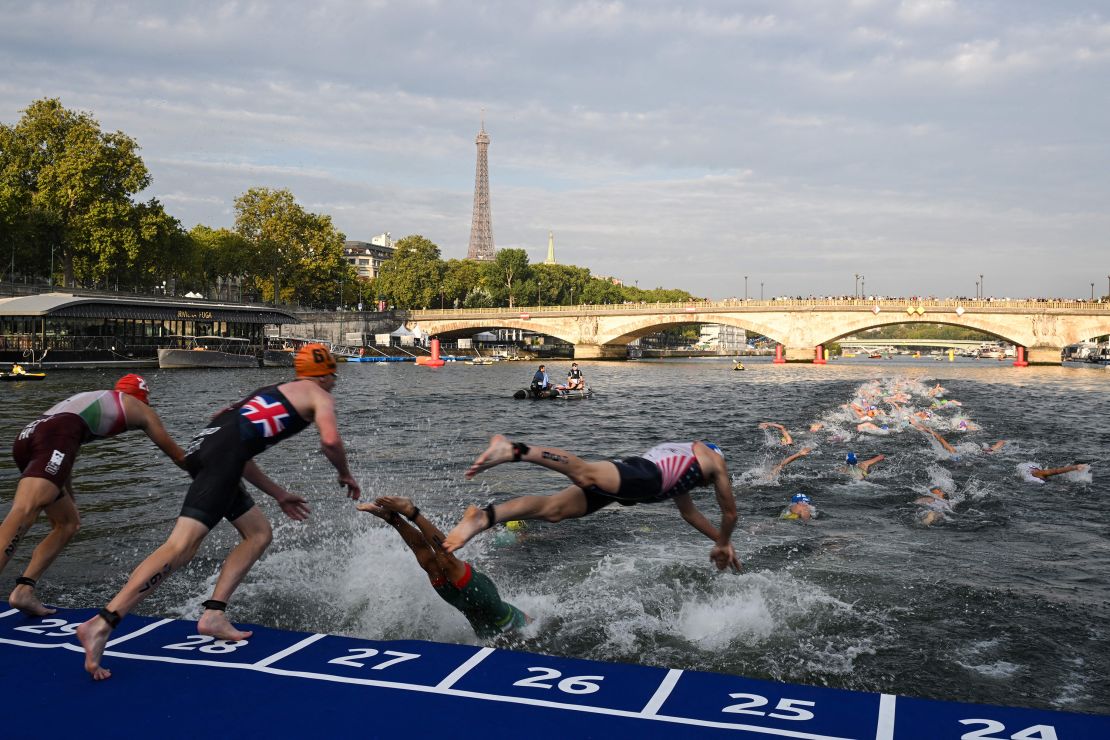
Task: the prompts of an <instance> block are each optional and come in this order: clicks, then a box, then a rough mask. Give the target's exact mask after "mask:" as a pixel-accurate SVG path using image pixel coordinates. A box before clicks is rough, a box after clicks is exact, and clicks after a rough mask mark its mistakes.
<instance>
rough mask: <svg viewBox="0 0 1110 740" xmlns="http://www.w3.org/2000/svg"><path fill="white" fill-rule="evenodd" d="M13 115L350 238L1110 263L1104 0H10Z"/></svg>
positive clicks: (720, 278) (5, 30)
mask: <svg viewBox="0 0 1110 740" xmlns="http://www.w3.org/2000/svg"><path fill="white" fill-rule="evenodd" d="M0 18H2V21H3V22H2V23H0V61H2V62H3V64H4V68H5V70H6V74H5V75H4V76H3V78H2V79H0V120H3V121H5V122H8V123H11V122H14V121H15V120H17V119H18V117H19V115H20V111H21V110H22V109H23V108H24V107H26V105H27V104H29V103H30V102H31V101H32V100H34V99H36V98H40V97H46V96H56V97H60V98H61V100H62V102H63V104H65V105H66V106H67V107H70V108H79V109H83V110H89V111H91V112H92V113H93V114H94V115H95V116H96V117H97V118H98V119H99V120H100V121H101V123H102V125H103V126H104V127H105V128H108V129H120V130H123V131H125V132H126V133H128V134H130V135H131V136H133V137H135V138H136V139H137V140H138V141H139V142H140V144H141V145H142V146H143V155H144V158H145V159H146V161H147V164H148V166H149V167H150V168H151V171H152V173H153V175H154V184H153V186H152V187H151V188H150V190H149V192H148V193H146V194H144V195H145V196H147V197H157V198H160V199H161V200H163V201H164V202H165V203H166V204H167V208H168V210H169V211H170V212H171V213H173V214H174V215H175V216H177V217H178V218H180V219H181V220H182V222H183V223H184V224H185V225H186V226H187V227H189V226H192V225H193V224H195V223H198V222H200V223H206V224H209V225H212V226H227V225H230V224H231V223H232V220H233V213H232V201H233V199H234V198H235V196H236V195H238V194H239V193H241V192H243V191H244V190H246V189H247V188H249V187H252V186H270V187H289V188H290V189H291V190H292V191H293V192H294V193H295V194H296V195H297V197H298V199H299V200H300V202H301V203H303V204H304V205H305V206H306V207H308V208H310V209H311V210H314V211H317V212H321V213H327V214H329V215H331V216H332V217H333V219H334V220H335V222H336V224H337V225H338V226H339V228H340V229H341V230H343V231H344V232H345V233H346V234H347V235H348V236H349V237H350V238H363V239H365V238H368V237H369V236H371V235H373V234H376V233H379V232H381V231H390V232H392V233H393V234H394V236H401V235H405V234H409V233H422V234H424V235H425V236H427V237H429V238H430V239H432V240H433V241H435V242H436V243H438V244H439V245H440V247H441V248H442V250H443V253H444V255H445V256H446V257H462V256H464V255H465V252H466V244H467V239H468V236H469V225H470V206H471V197H472V190H471V189H472V186H473V176H474V155H475V148H474V135H475V134H476V132H477V128H478V124H479V120H480V118H481V116H482V110H483V109H484V110H485V120H486V129H487V131H488V132H489V133H490V136H491V139H492V144H491V147H490V180H491V191H492V201H493V225H494V237H495V241H496V243H497V245H498V246H499V247H523V248H525V249H527V250H528V251H529V253H530V254H531V255H532V257H533V259H534V260H540V259H542V258H543V256H544V254H545V253H546V246H547V232H548V230H553V231H554V232H555V234H556V251H557V255H558V257H559V259H560V261H564V262H570V263H574V264H579V265H583V266H587V267H590V268H591V269H592V270H593V271H594V272H595V273H597V274H609V275H616V276H618V277H621V278H623V279H624V280H626V281H627V282H629V283H632V282H637V283H638V284H639V285H640V286H641V287H654V286H657V285H662V286H666V287H680V288H685V289H687V290H689V291H691V292H693V293H695V294H697V295H704V296H706V297H713V298H722V297H726V296H736V295H741V294H742V293H743V283H744V280H743V276H744V275H749V276H750V277H749V281H748V291H749V295H752V296H756V297H758V294H759V286H760V283H763V290H764V293H765V294H766V295H767V296H770V295H781V294H809V293H814V294H844V293H851V292H852V289H853V283H854V280H853V274H854V273H863V274H865V275H866V283H867V289H868V292H879V293H884V294H893V295H914V294H917V295H921V294H938V295H971V294H973V293H974V291H975V280H976V279H977V276H978V275H979V274H980V273H983V274H985V275H987V279H986V283H987V292H988V294H992V295H996V296H1004V295H1011V296H1027V295H1029V296H1076V297H1088V296H1089V294H1090V283H1091V282H1094V283H1095V285H1096V292H1097V293H1098V294H1104V293H1105V292H1106V279H1107V278H1106V275H1107V274H1110V259H1108V258H1107V254H1108V250H1107V248H1106V242H1107V240H1108V238H1110V215H1108V213H1107V208H1106V204H1107V203H1108V202H1110V144H1108V143H1107V138H1106V135H1105V132H1106V131H1108V130H1110V115H1108V110H1107V108H1108V104H1107V95H1106V80H1107V79H1110V19H1108V18H1107V17H1106V15H1105V14H1104V11H1102V10H1100V4H1099V3H1081V2H1071V3H1067V2H1064V3H1054V4H1052V5H1051V6H1050V5H1049V4H1045V3H1037V2H1002V1H1001V0H1000V1H999V2H978V3H960V2H951V1H945V0H933V1H928V0H916V1H912V2H911V1H907V2H900V3H899V2H877V1H876V2H868V1H866V0H855V1H850V0H845V1H843V2H826V3H820V4H814V3H808V2H742V3H735V2H685V3H682V4H677V3H661V2H625V3H616V2H581V3H555V2H539V3H530V4H519V3H512V2H504V3H498V2H488V3H472V2H458V3H454V2H406V3H393V2H386V1H384V0H383V1H379V2H357V3H356V2H322V3H317V4H315V6H314V7H313V8H312V9H305V8H301V7H299V6H297V5H296V4H289V5H285V4H268V3H248V2H227V3H203V2H201V3H189V4H180V5H174V6H170V5H168V4H167V5H165V6H161V5H158V4H149V3H108V2H80V3H77V2H74V3H66V2H56V3H26V2H21V3H15V2H4V3H0Z"/></svg>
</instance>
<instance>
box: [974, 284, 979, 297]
mask: <svg viewBox="0 0 1110 740" xmlns="http://www.w3.org/2000/svg"><path fill="white" fill-rule="evenodd" d="M975 300H979V281H978V280H976V281H975Z"/></svg>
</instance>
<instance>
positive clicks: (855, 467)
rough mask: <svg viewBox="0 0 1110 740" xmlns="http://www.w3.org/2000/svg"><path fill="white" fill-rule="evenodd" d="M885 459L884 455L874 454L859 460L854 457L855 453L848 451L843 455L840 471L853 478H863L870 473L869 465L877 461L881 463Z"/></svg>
mask: <svg viewBox="0 0 1110 740" xmlns="http://www.w3.org/2000/svg"><path fill="white" fill-rule="evenodd" d="M885 459H886V455H875V457H871V458H868V459H866V460H860V459H859V458H857V457H856V453H854V452H849V453H848V454H847V455H846V456H845V457H844V463H845V464H844V465H843V466H841V467H840V469H839V470H840V472H841V473H844V474H845V475H847V476H849V477H850V478H854V479H855V480H863V479H864V478H866V477H867V476H868V475H870V473H871V467H872V466H873V465H876V464H877V463H881V462H882V461H883V460H885Z"/></svg>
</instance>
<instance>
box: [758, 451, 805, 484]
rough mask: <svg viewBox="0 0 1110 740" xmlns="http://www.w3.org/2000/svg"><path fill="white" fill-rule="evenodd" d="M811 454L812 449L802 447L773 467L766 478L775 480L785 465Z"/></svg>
mask: <svg viewBox="0 0 1110 740" xmlns="http://www.w3.org/2000/svg"><path fill="white" fill-rule="evenodd" d="M811 452H813V448H812V447H803V448H802V449H800V450H798V451H797V452H795V453H794V454H793V455H791V456H790V457H788V458H786V459H785V460H783V461H782V462H780V463H779V464H778V465H776V466H775V467H773V468H771V474H770V476H768V477H770V478H777V477H778V474H779V473H781V472H782V469H783V468H785V467H786V466H787V465H789V464H790V463H792V462H794V461H795V460H800V459H801V458H803V457H805V456H806V455H808V454H809V453H811Z"/></svg>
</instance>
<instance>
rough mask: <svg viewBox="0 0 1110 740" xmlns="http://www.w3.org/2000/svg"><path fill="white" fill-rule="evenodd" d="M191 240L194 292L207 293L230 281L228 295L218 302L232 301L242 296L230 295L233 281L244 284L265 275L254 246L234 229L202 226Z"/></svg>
mask: <svg viewBox="0 0 1110 740" xmlns="http://www.w3.org/2000/svg"><path fill="white" fill-rule="evenodd" d="M189 240H190V242H192V244H191V250H190V252H191V254H192V257H193V259H192V263H191V265H190V266H189V271H188V272H189V276H190V278H191V279H190V281H189V283H190V284H189V287H190V288H200V289H201V290H205V289H207V287H208V286H211V285H220V284H222V283H224V282H225V281H227V284H228V286H229V287H228V288H227V292H225V293H223V294H222V295H217V298H223V299H224V300H231V299H232V298H237V297H238V296H232V295H231V293H230V278H237V279H238V280H240V281H242V280H244V279H245V278H246V277H247V276H251V275H255V274H257V273H259V272H261V266H260V265H259V264H258V263H257V259H256V257H257V255H256V253H255V252H254V250H253V248H252V246H251V244H250V242H248V241H247V240H246V239H244V238H243V237H242V236H240V235H239V234H237V233H236V232H234V231H231V230H230V229H212V228H209V227H207V226H204V225H201V224H198V225H197V226H194V227H193V230H192V231H190V232H189ZM240 285H241V283H240Z"/></svg>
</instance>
